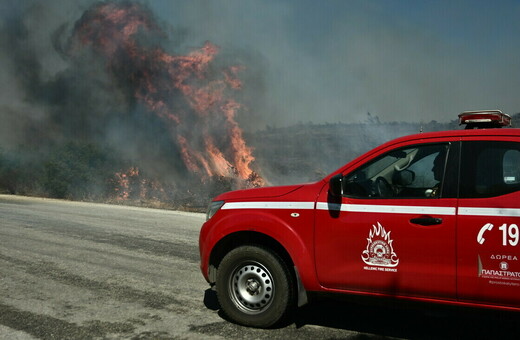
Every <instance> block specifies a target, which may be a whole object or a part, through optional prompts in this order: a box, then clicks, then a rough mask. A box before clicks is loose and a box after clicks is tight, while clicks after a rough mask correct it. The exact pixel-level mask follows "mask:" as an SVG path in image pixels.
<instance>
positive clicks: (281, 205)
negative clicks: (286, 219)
mask: <svg viewBox="0 0 520 340" xmlns="http://www.w3.org/2000/svg"><path fill="white" fill-rule="evenodd" d="M221 209H224V210H226V209H304V210H309V209H311V210H312V209H314V202H230V203H226V204H224V205H223V206H222V208H221Z"/></svg>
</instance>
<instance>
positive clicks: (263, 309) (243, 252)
mask: <svg viewBox="0 0 520 340" xmlns="http://www.w3.org/2000/svg"><path fill="white" fill-rule="evenodd" d="M293 282H294V280H293V276H292V274H291V272H290V270H289V268H288V266H287V264H286V263H285V262H284V261H283V260H282V259H281V258H280V257H279V256H278V255H277V254H276V253H274V252H272V251H271V250H269V249H264V248H260V247H256V246H242V247H239V248H236V249H233V250H232V251H230V252H229V253H228V254H227V255H226V256H225V257H224V259H223V260H222V262H221V263H220V266H219V268H218V272H217V296H218V300H219V303H220V306H221V307H222V310H223V311H224V313H225V314H226V315H227V316H228V318H229V319H231V320H232V321H234V322H236V323H239V324H242V325H245V326H252V327H259V328H268V327H272V326H275V325H277V324H278V323H280V322H281V321H283V320H284V318H285V317H286V316H287V315H288V312H289V311H291V310H292V308H293V306H294V302H295V293H294V284H293Z"/></svg>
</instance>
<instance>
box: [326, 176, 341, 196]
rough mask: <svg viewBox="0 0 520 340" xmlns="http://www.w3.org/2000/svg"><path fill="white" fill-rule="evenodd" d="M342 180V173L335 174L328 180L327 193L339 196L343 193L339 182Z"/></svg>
mask: <svg viewBox="0 0 520 340" xmlns="http://www.w3.org/2000/svg"><path fill="white" fill-rule="evenodd" d="M342 181H343V174H337V175H334V176H332V177H331V178H330V180H329V193H330V194H331V195H332V196H335V197H341V195H342V194H343V188H342V185H341V182H342Z"/></svg>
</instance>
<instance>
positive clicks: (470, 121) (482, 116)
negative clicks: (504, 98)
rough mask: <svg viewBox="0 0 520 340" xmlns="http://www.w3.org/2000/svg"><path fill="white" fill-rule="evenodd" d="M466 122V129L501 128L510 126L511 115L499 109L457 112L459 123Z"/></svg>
mask: <svg viewBox="0 0 520 340" xmlns="http://www.w3.org/2000/svg"><path fill="white" fill-rule="evenodd" d="M462 124H466V129H485V128H501V127H502V126H511V116H510V115H508V114H505V113H502V111H500V110H489V111H464V112H462V113H461V114H459V125H462Z"/></svg>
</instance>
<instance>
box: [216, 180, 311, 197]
mask: <svg viewBox="0 0 520 340" xmlns="http://www.w3.org/2000/svg"><path fill="white" fill-rule="evenodd" d="M303 186H304V185H303V184H297V185H286V186H277V187H265V188H254V189H245V190H236V191H230V192H226V193H224V194H221V195H219V196H217V197H215V198H214V201H230V200H244V199H253V198H268V197H280V196H283V195H287V194H288V193H291V192H293V191H295V190H298V189H299V188H301V187H303Z"/></svg>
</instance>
